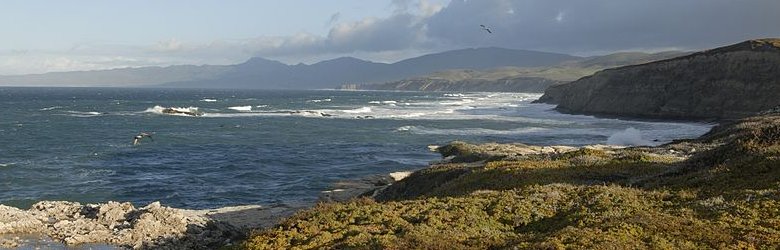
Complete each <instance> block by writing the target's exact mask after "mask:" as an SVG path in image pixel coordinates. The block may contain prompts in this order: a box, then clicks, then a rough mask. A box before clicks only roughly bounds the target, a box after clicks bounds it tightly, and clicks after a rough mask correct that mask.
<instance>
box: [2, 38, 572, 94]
mask: <svg viewBox="0 0 780 250" xmlns="http://www.w3.org/2000/svg"><path fill="white" fill-rule="evenodd" d="M578 59H580V57H576V56H571V55H565V54H557V53H547V52H538V51H528V50H512V49H503V48H478V49H461V50H453V51H447V52H442V53H435V54H429V55H424V56H420V57H415V58H410V59H406V60H403V61H399V62H396V63H392V64H386V63H375V62H369V61H365V60H360V59H356V58H351V57H342V58H336V59H333V60H327V61H322V62H318V63H315V64H310V65H307V64H297V65H287V64H284V63H281V62H277V61H273V60H267V59H263V58H252V59H250V60H248V61H246V62H244V63H241V64H236V65H228V66H209V65H204V66H190V65H183V66H170V67H143V68H126V69H113V70H98V71H78V72H63V73H47V74H37V75H22V76H0V85H22V86H47V85H48V86H143V85H147V86H148V85H156V86H165V87H195V88H266V89H321V88H334V87H337V86H339V85H341V84H344V83H382V82H387V81H394V80H400V79H404V78H409V77H412V76H416V75H423V74H429V73H433V72H436V71H442V70H447V69H452V68H464V69H477V70H482V69H489V68H496V67H504V66H514V67H545V66H551V65H556V64H559V63H562V62H565V61H571V60H578Z"/></svg>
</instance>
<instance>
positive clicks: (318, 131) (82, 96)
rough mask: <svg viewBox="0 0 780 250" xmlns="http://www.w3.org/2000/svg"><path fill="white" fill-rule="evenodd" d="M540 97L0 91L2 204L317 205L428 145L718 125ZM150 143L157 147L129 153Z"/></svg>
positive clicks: (655, 138) (424, 155) (419, 154)
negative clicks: (583, 108) (610, 113)
mask: <svg viewBox="0 0 780 250" xmlns="http://www.w3.org/2000/svg"><path fill="white" fill-rule="evenodd" d="M539 96H540V95H539V94H522V93H455V92H451V93H422V92H347V91H328V90H316V91H315V90H312V91H270V90H195V89H121V88H0V142H2V144H0V203H2V204H7V205H15V206H21V207H25V206H29V204H31V203H34V202H36V201H39V200H71V201H80V202H105V201H107V200H118V201H131V202H134V203H136V204H141V205H143V204H146V203H149V202H152V201H158V200H159V201H161V202H162V203H163V204H165V205H170V206H174V207H183V208H213V207H220V206H227V205H241V204H263V205H271V204H278V203H285V202H313V201H315V200H316V198H317V196H318V194H319V193H320V191H322V190H326V189H328V188H329V186H330V185H331V184H332V183H334V182H336V181H338V180H343V179H352V178H360V177H363V176H368V175H373V174H380V173H389V172H395V171H404V170H414V169H419V168H422V167H425V166H426V165H427V163H428V162H430V161H433V160H437V159H439V156H438V155H437V154H435V153H432V152H429V151H428V150H427V147H426V146H427V145H430V144H444V143H447V142H449V141H453V140H465V141H470V142H522V143H526V144H535V145H552V144H563V145H584V144H594V143H601V144H604V143H607V142H613V143H615V142H617V143H634V144H660V143H664V142H669V141H671V140H672V139H679V138H691V137H696V136H699V135H701V134H703V133H705V132H706V131H708V130H709V128H710V127H711V125H710V124H698V123H673V122H647V121H625V120H617V119H601V118H594V117H591V116H580V115H566V114H560V113H557V112H555V111H553V110H552V108H553V106H552V105H546V104H531V103H530V102H531V101H533V100H535V99H537V98H539ZM165 108H176V109H177V110H180V111H188V112H189V111H192V112H195V111H197V113H199V114H202V116H197V117H193V116H188V115H186V114H167V113H164V112H162V111H163V110H164V109H165ZM139 132H149V133H153V136H152V138H153V140H149V139H143V140H142V142H141V144H140V145H135V146H134V145H132V139H133V136H135V135H137V134H138V133H139Z"/></svg>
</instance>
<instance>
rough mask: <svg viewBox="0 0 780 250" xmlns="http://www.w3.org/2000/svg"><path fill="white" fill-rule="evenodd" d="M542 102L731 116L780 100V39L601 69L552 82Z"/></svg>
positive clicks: (605, 111)
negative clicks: (579, 77)
mask: <svg viewBox="0 0 780 250" xmlns="http://www.w3.org/2000/svg"><path fill="white" fill-rule="evenodd" d="M539 101H540V102H545V103H551V104H558V109H559V110H561V111H564V112H571V113H585V114H601V115H618V116H628V117H651V118H681V119H731V118H739V117H745V116H748V115H752V114H754V113H755V112H758V111H761V110H766V109H770V108H773V107H776V106H778V105H780V40H779V39H761V40H751V41H746V42H742V43H738V44H734V45H731V46H726V47H721V48H716V49H712V50H707V51H702V52H698V53H694V54H691V55H687V56H682V57H676V58H673V59H667V60H661V61H657V62H652V63H647V64H641V65H634V66H626V67H621V68H615V69H608V70H603V71H600V72H598V73H596V74H594V75H592V76H588V77H585V78H582V79H580V80H577V81H575V82H572V83H569V84H564V85H559V86H556V87H552V88H550V89H548V90H547V91H546V92H545V95H544V96H543V97H542V98H541V99H540V100H539Z"/></svg>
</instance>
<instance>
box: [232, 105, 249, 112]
mask: <svg viewBox="0 0 780 250" xmlns="http://www.w3.org/2000/svg"><path fill="white" fill-rule="evenodd" d="M228 109H232V110H235V111H244V112H248V111H252V106H234V107H228Z"/></svg>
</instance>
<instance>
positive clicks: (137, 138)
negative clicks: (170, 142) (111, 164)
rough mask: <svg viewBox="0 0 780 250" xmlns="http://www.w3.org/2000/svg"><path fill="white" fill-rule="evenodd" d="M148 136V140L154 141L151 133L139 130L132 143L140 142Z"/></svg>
mask: <svg viewBox="0 0 780 250" xmlns="http://www.w3.org/2000/svg"><path fill="white" fill-rule="evenodd" d="M145 137H148V138H149V139H150V140H152V141H154V138H152V134H150V133H146V132H141V133H139V134H138V135H136V136H134V137H133V145H138V144H141V139H143V138H145Z"/></svg>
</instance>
